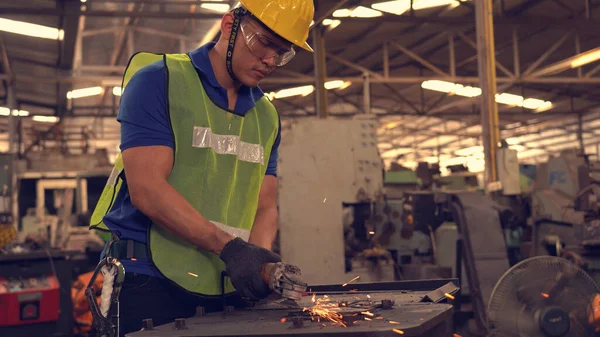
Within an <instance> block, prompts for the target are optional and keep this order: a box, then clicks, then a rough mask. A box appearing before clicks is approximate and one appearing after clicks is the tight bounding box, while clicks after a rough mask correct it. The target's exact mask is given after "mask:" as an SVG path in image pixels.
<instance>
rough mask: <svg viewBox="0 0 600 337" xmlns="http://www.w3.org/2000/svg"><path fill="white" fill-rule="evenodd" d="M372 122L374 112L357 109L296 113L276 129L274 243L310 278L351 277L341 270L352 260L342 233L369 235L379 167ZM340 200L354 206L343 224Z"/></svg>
mask: <svg viewBox="0 0 600 337" xmlns="http://www.w3.org/2000/svg"><path fill="white" fill-rule="evenodd" d="M376 127H377V121H376V119H375V116H367V115H363V116H357V117H355V118H354V119H348V120H331V119H316V118H315V119H311V118H306V119H304V118H303V119H301V120H297V121H294V122H293V123H292V124H291V125H289V126H288V127H287V128H284V129H282V142H281V145H280V148H279V166H278V177H279V244H278V246H279V247H280V253H281V257H282V259H283V260H284V261H286V262H288V263H290V264H293V265H297V266H298V267H299V268H300V269H301V270H302V274H303V275H304V277H305V279H306V281H307V282H308V283H309V284H336V283H342V282H344V280H347V279H349V278H351V277H353V274H348V273H347V272H346V270H348V268H347V266H348V265H350V266H352V262H351V261H348V262H347V260H346V257H347V256H348V254H347V253H346V252H347V244H346V243H347V242H346V240H345V237H346V238H349V237H352V236H354V237H356V236H359V237H360V239H359V241H361V240H370V239H371V237H372V236H373V234H369V233H370V232H372V231H373V230H372V229H368V228H369V226H372V219H371V215H372V211H371V208H372V205H373V203H374V202H375V201H376V200H377V199H378V196H379V195H380V194H381V191H382V188H383V173H384V166H383V162H382V160H381V158H380V156H379V153H378V149H377V135H376ZM344 205H348V206H349V207H353V206H350V205H355V206H356V207H358V208H356V207H355V209H356V214H357V215H360V216H358V217H355V219H354V220H353V221H351V222H350V223H348V224H347V226H346V227H344V220H343V218H344ZM348 211H349V213H352V211H350V210H349V209H348ZM361 214H363V215H364V214H368V219H364V217H363V216H362V215H361ZM360 223H362V225H361V224H360ZM351 224H354V225H356V226H351ZM364 225H366V227H365V226H364ZM371 228H372V227H371ZM345 231H346V235H344V232H345ZM350 232H353V234H351V233H350ZM355 235H356V236H355ZM365 248H368V246H363V247H362V248H361V249H365ZM350 259H352V257H351V258H350ZM392 268H393V266H392ZM324 270H327V273H324V272H323V271H324ZM391 274H392V275H393V272H392V273H391Z"/></svg>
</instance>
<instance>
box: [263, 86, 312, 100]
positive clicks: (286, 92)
mask: <svg viewBox="0 0 600 337" xmlns="http://www.w3.org/2000/svg"><path fill="white" fill-rule="evenodd" d="M313 91H315V87H314V86H312V85H305V86H302V87H295V88H289V89H283V90H279V91H278V92H276V93H275V95H273V97H274V98H285V97H291V96H298V95H302V96H307V95H310V94H311V93H312V92H313Z"/></svg>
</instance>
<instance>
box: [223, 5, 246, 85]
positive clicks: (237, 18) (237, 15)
mask: <svg viewBox="0 0 600 337" xmlns="http://www.w3.org/2000/svg"><path fill="white" fill-rule="evenodd" d="M247 14H248V10H246V9H245V8H244V7H238V8H236V9H235V10H234V11H233V17H234V19H233V25H232V26H231V34H230V35H229V43H228V44H227V55H226V57H225V65H226V66H227V72H228V73H229V76H231V78H232V79H233V81H234V82H235V81H237V80H238V79H237V77H235V74H234V73H233V48H234V47H235V40H236V39H237V36H238V32H239V29H240V23H241V21H242V17H244V16H245V15H247Z"/></svg>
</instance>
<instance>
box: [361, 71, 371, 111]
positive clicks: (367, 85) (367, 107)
mask: <svg viewBox="0 0 600 337" xmlns="http://www.w3.org/2000/svg"><path fill="white" fill-rule="evenodd" d="M363 79H364V80H363V109H364V113H366V114H370V113H371V81H370V77H369V73H364V74H363Z"/></svg>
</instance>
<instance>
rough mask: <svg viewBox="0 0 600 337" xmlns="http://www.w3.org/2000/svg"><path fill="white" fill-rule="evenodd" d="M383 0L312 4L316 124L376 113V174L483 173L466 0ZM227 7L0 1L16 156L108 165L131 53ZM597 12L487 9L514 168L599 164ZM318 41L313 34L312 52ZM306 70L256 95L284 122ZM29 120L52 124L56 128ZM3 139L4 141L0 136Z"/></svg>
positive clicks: (187, 45)
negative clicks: (320, 71)
mask: <svg viewBox="0 0 600 337" xmlns="http://www.w3.org/2000/svg"><path fill="white" fill-rule="evenodd" d="M388 2H390V3H392V1H384V0H370V1H367V0H363V1H352V0H342V1H338V0H318V1H315V3H316V13H315V26H313V31H314V30H315V28H314V27H317V28H316V29H319V32H321V33H322V34H321V35H322V36H323V43H322V44H323V45H324V47H325V58H326V62H325V68H326V74H327V76H326V79H325V80H326V88H328V89H327V90H326V91H327V104H328V108H327V113H328V115H329V116H330V118H350V117H351V116H353V115H356V114H365V113H367V114H372V115H374V116H377V118H378V120H379V130H378V135H379V139H378V145H379V149H380V152H381V154H382V156H383V158H384V160H385V161H386V163H388V164H389V163H390V162H392V161H399V162H400V163H402V164H404V165H406V166H409V167H413V166H415V165H416V162H417V161H423V160H425V161H429V162H436V161H438V160H439V161H441V162H442V163H443V164H446V165H447V164H451V163H452V164H454V163H466V164H468V165H469V166H470V167H471V168H472V169H474V170H481V167H482V159H483V157H482V156H483V155H482V151H481V146H480V145H481V144H480V143H481V142H480V134H481V126H480V111H479V106H478V105H479V98H480V93H481V92H480V90H479V80H478V78H477V72H478V71H477V69H478V62H477V49H476V48H477V45H476V43H477V35H476V30H475V14H474V3H473V1H470V0H466V1H450V0H414V1H413V8H412V9H410V3H411V2H410V0H396V1H393V6H391V7H390V6H389V4H387V3H388ZM234 3H235V1H189V0H164V1H163V0H135V1H126V0H87V1H85V2H82V1H80V0H22V1H19V2H11V3H6V2H5V3H4V4H0V38H1V39H0V59H1V60H2V63H1V69H2V74H1V75H0V76H1V79H2V80H3V82H4V85H3V86H0V96H1V97H2V98H3V99H4V101H5V102H4V103H5V104H4V106H9V105H10V103H11V102H9V98H10V97H15V98H16V107H17V109H19V110H21V111H22V113H21V114H26V113H25V112H28V114H29V115H28V116H26V117H25V116H23V117H18V118H15V119H16V120H18V122H19V126H20V128H21V129H22V130H23V139H22V142H23V145H22V148H21V150H30V149H36V148H37V146H36V144H46V145H47V146H51V145H48V144H52V142H48V141H47V138H48V137H56V134H57V133H60V134H61V135H62V137H63V138H64V139H65V141H66V142H67V143H68V144H69V147H71V148H72V149H73V151H75V152H76V151H78V149H81V148H82V147H83V145H82V144H83V143H84V142H87V143H86V144H87V145H89V144H92V147H107V148H108V150H109V152H110V153H111V154H113V155H114V154H115V153H116V151H117V146H118V143H119V128H118V123H117V122H116V120H115V119H116V117H115V116H116V112H117V111H118V102H119V97H118V96H117V95H115V93H118V92H117V91H116V90H114V93H113V88H114V87H118V86H119V85H120V82H121V81H120V77H121V75H122V73H123V70H124V68H125V66H126V65H127V61H128V59H129V57H130V56H131V55H132V54H133V53H135V52H137V51H150V52H167V53H173V52H175V53H177V52H186V51H189V50H192V49H194V48H196V47H198V46H200V45H201V44H203V43H205V42H207V41H211V40H214V39H215V38H217V36H218V29H219V25H218V23H219V19H220V17H221V16H222V13H223V12H224V11H226V10H227V9H228V8H229V7H228V6H229V5H232V4H234ZM407 4H408V6H407ZM598 7H600V3H599V2H597V1H591V0H580V1H565V0H496V1H494V29H495V36H494V40H495V46H496V52H495V54H496V72H497V88H498V93H499V95H498V96H497V97H496V101H497V102H498V110H499V117H500V126H501V133H500V135H501V138H502V139H504V140H505V141H506V142H507V143H508V144H509V145H510V146H512V147H514V148H516V149H517V150H519V157H520V158H521V159H522V160H523V161H528V162H535V161H538V160H544V159H545V158H547V156H548V155H551V154H554V153H557V152H559V151H561V150H563V149H567V148H576V147H578V146H580V143H583V144H584V146H585V150H586V152H587V153H589V154H591V155H592V156H597V153H598V150H597V147H598V144H599V143H600V139H599V138H598V133H599V132H600V110H598V108H599V107H600V90H599V89H598V84H599V83H600V77H597V76H598V75H599V73H600V62H599V61H598V60H599V59H600V50H597V49H596V48H599V47H600V29H598V28H600V25H599V24H598V23H597V21H596V19H595V17H598V16H600V9H599V8H598ZM7 19H8V20H13V21H7ZM15 22H27V23H34V24H38V25H43V26H45V27H49V28H50V30H49V31H48V32H46V33H47V35H46V36H45V37H44V38H41V37H32V36H24V35H22V34H23V33H24V32H27V31H28V30H27V28H21V29H19V32H18V33H19V34H16V33H15V32H11V28H10V27H11V25H12V27H16V26H15ZM7 27H8V28H7ZM52 29H54V30H52ZM12 30H15V29H14V28H13V29H12ZM39 31H40V30H39V29H38V30H37V32H38V33H39ZM34 35H35V34H34ZM318 35H320V34H316V33H313V34H311V36H310V37H309V43H310V44H311V45H313V46H314V45H315V44H316V42H318V41H316V40H315V36H318ZM488 38H489V37H488ZM314 60H315V55H313V54H309V53H307V52H304V51H301V52H299V53H298V55H297V56H296V58H294V59H293V60H292V62H290V64H288V65H287V66H286V67H285V68H283V69H281V70H279V71H277V72H276V73H275V74H274V75H273V77H271V78H269V79H266V80H264V81H263V83H262V85H261V88H262V89H263V91H265V92H266V93H267V94H268V95H270V97H271V98H273V101H274V103H275V105H276V106H277V108H278V110H279V112H280V114H281V116H282V120H283V124H284V126H288V125H290V123H293V121H294V120H297V119H300V118H305V117H307V116H315V115H317V111H316V110H317V109H315V106H316V96H317V95H316V92H315V91H314V86H313V85H314V83H315V66H314V64H315V61H314ZM297 87H304V88H301V89H295V88H297ZM83 88H93V89H90V90H91V94H92V95H91V96H87V97H79V98H74V97H76V96H78V93H81V92H78V91H73V90H76V89H83ZM283 89H292V90H287V91H282V90H283ZM10 93H14V95H10ZM68 95H69V97H71V98H70V99H69V98H67V96H68ZM285 96H287V97H285ZM23 111H25V112H23ZM4 112H6V114H8V110H6V111H4ZM2 113H3V110H0V114H2ZM33 116H52V117H58V118H59V121H60V122H58V123H56V122H55V121H52V119H48V118H43V117H36V118H33ZM7 125H8V118H6V117H3V118H2V119H1V120H0V128H2V129H3V130H6V129H7ZM578 130H581V131H582V133H581V135H582V136H581V139H578V136H577V134H578V132H577V131H578ZM48 131H50V132H48ZM0 137H2V135H0ZM1 139H7V137H6V134H4V138H0V140H1ZM6 147H7V145H5V148H6ZM0 150H2V148H0Z"/></svg>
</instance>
